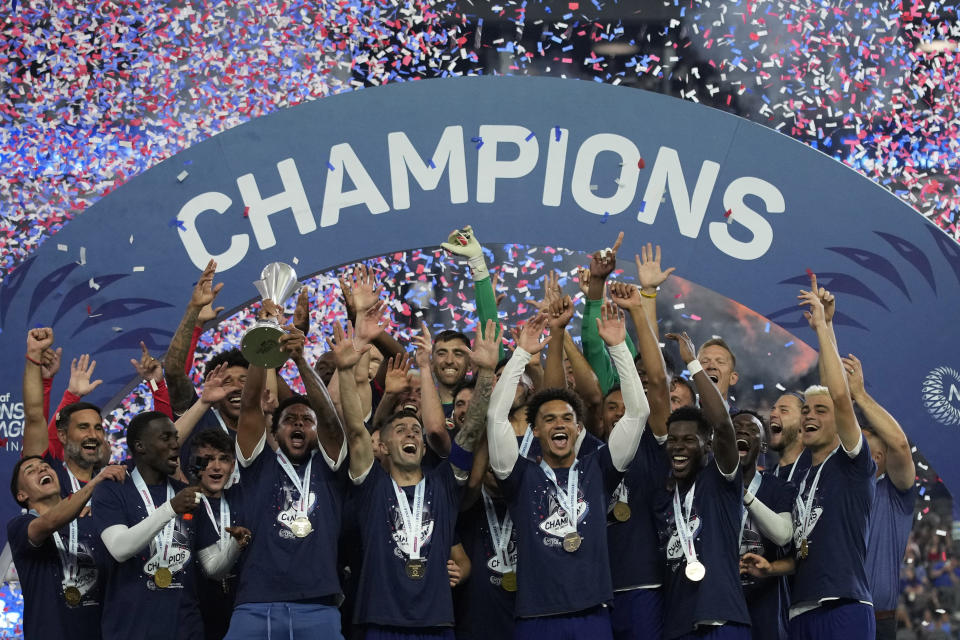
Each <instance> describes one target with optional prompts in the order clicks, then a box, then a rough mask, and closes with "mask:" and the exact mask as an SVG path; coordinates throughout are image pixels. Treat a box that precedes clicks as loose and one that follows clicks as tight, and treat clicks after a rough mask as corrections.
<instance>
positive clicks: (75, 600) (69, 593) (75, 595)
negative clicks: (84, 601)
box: [63, 586, 81, 607]
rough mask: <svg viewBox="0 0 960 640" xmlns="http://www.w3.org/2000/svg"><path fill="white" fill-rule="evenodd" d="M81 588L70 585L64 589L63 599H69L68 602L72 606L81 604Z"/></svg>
mask: <svg viewBox="0 0 960 640" xmlns="http://www.w3.org/2000/svg"><path fill="white" fill-rule="evenodd" d="M80 598H81V596H80V589H77V588H76V587H73V586H70V587H67V588H66V589H64V590H63V599H64V600H66V601H67V604H68V605H69V606H71V607H75V606H77V605H78V604H80Z"/></svg>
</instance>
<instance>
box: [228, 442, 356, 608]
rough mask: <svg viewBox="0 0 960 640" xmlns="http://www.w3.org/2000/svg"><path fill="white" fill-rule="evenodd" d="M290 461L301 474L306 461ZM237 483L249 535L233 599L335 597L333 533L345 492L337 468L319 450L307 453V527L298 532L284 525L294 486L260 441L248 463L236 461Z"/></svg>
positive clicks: (295, 497)
mask: <svg viewBox="0 0 960 640" xmlns="http://www.w3.org/2000/svg"><path fill="white" fill-rule="evenodd" d="M238 464H239V462H238ZM293 466H294V468H295V469H296V472H297V474H298V475H299V477H300V478H303V473H304V467H305V466H306V462H304V463H302V464H298V465H293ZM240 483H241V485H242V486H243V487H244V491H243V510H244V514H245V515H246V519H247V521H246V522H245V523H244V526H245V527H247V528H248V529H250V531H252V532H253V539H252V540H251V541H250V544H249V545H248V546H247V548H246V550H245V552H244V555H245V559H244V564H243V571H242V572H241V574H240V584H239V585H238V587H237V599H236V602H237V604H243V603H246V602H297V601H301V600H316V599H319V598H327V599H331V600H333V601H337V600H339V599H340V598H341V595H340V581H339V580H338V578H337V536H338V535H339V533H340V522H341V517H342V513H343V497H344V493H345V492H346V484H345V478H344V476H343V474H342V473H336V472H335V471H333V470H332V469H331V468H330V466H329V465H328V463H327V461H326V457H325V456H324V454H323V452H322V451H319V450H318V451H317V452H316V454H315V455H314V456H313V464H312V465H311V470H310V499H309V500H308V504H309V506H308V517H309V519H310V524H311V525H313V530H312V531H311V532H310V534H309V535H307V536H306V537H304V538H298V537H296V536H294V535H293V532H292V531H291V529H290V524H291V523H292V522H293V520H294V518H295V517H296V505H297V504H298V503H299V500H300V492H299V491H298V490H297V488H296V487H295V486H294V484H293V481H292V480H291V479H290V478H289V476H287V474H286V472H285V471H284V470H283V467H281V466H280V462H279V461H278V459H277V455H276V453H275V452H274V451H273V450H272V449H270V447H268V446H266V445H264V446H263V450H262V451H261V452H260V454H259V455H258V456H257V457H256V458H255V459H254V460H253V461H252V462H251V463H250V465H249V466H247V467H244V466H242V465H241V466H240Z"/></svg>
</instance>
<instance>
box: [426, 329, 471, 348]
mask: <svg viewBox="0 0 960 640" xmlns="http://www.w3.org/2000/svg"><path fill="white" fill-rule="evenodd" d="M451 340H459V341H461V342H462V343H463V344H464V345H466V346H467V348H469V347H470V338H468V337H467V334H465V333H463V332H462V331H457V330H456V329H444V330H443V331H441V332H440V333H438V334H437V335H435V336H434V337H433V344H434V345H436V344H437V343H438V342H450V341H451Z"/></svg>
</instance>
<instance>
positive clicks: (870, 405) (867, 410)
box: [843, 354, 917, 640]
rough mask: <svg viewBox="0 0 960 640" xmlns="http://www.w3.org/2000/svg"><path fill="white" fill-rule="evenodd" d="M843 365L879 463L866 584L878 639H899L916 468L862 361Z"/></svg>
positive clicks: (852, 357) (852, 360) (849, 360)
mask: <svg viewBox="0 0 960 640" xmlns="http://www.w3.org/2000/svg"><path fill="white" fill-rule="evenodd" d="M843 366H844V368H845V369H846V370H847V380H849V382H850V395H851V396H852V397H853V401H854V402H855V403H856V404H857V406H858V407H859V408H860V410H861V411H862V412H863V415H864V417H865V418H866V424H865V425H863V435H864V437H865V438H866V440H867V443H868V444H869V445H870V451H871V452H872V453H873V459H874V461H875V462H876V463H877V479H876V494H875V497H874V500H873V506H872V507H871V509H870V536H869V538H868V539H867V559H866V571H867V583H868V584H869V585H870V595H872V596H873V607H874V616H875V617H876V620H877V640H893V639H894V638H895V637H896V635H897V622H896V617H895V616H896V608H897V601H898V599H899V595H900V565H901V564H902V560H903V554H904V553H905V552H906V548H907V539H908V538H909V537H910V529H911V527H912V525H913V511H914V506H915V505H916V501H917V492H916V489H915V487H914V483H915V482H916V468H915V467H914V463H913V453H912V452H911V450H910V442H909V440H907V436H906V434H905V433H904V432H903V429H902V428H901V427H900V424H899V423H898V422H897V420H896V419H895V418H894V417H893V416H891V415H890V414H889V413H888V412H887V410H886V409H884V408H883V407H882V406H881V405H880V403H879V402H877V401H876V400H874V399H873V397H871V396H870V394H869V393H867V391H866V388H865V387H864V384H863V365H862V364H861V362H860V359H859V358H857V357H856V356H855V355H853V354H849V355H847V357H845V358H843Z"/></svg>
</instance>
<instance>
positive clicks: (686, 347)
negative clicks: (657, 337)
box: [664, 331, 697, 363]
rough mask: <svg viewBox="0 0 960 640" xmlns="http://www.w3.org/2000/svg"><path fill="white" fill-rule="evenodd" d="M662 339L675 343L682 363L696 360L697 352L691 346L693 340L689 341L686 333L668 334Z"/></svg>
mask: <svg viewBox="0 0 960 640" xmlns="http://www.w3.org/2000/svg"><path fill="white" fill-rule="evenodd" d="M664 337H665V338H666V339H667V340H674V341H675V342H676V343H677V346H678V347H680V357H681V358H682V359H683V361H684V363H687V362H693V361H694V360H696V359H697V350H696V348H695V347H694V346H693V340H691V339H690V336H688V335H687V332H686V331H684V332H683V333H680V334H676V333H668V334H667V335H665V336H664Z"/></svg>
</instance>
